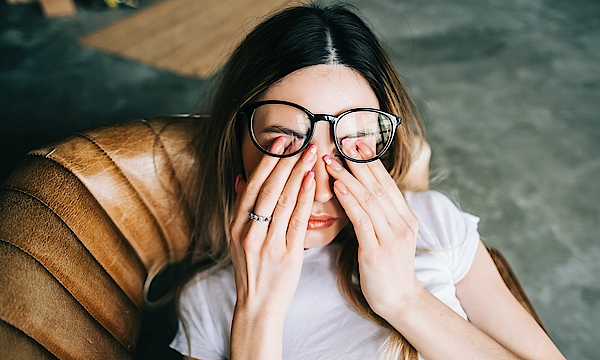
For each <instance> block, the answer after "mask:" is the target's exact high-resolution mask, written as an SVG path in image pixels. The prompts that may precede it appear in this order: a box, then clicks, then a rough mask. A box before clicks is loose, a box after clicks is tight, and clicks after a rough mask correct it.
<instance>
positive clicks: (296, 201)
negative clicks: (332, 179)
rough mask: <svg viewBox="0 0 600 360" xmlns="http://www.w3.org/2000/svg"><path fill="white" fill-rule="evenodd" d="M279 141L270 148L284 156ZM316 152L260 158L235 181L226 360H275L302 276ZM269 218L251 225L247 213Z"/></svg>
mask: <svg viewBox="0 0 600 360" xmlns="http://www.w3.org/2000/svg"><path fill="white" fill-rule="evenodd" d="M284 145H285V139H282V138H278V139H277V140H275V142H274V143H273V145H272V147H271V151H272V152H274V153H282V152H283V151H284ZM316 153H317V147H316V146H315V145H311V146H309V147H308V149H306V151H304V153H303V154H302V155H299V156H294V157H290V158H282V159H279V158H275V157H271V156H263V157H262V159H261V161H260V162H259V164H258V165H257V166H256V168H255V169H254V170H253V171H252V174H251V175H250V177H249V179H248V181H247V182H246V181H244V180H241V179H239V177H238V180H237V184H236V193H237V199H236V203H235V208H234V218H233V221H232V223H231V226H230V232H231V241H230V244H229V248H230V252H231V260H232V262H233V269H234V273H235V287H236V293H237V302H236V305H235V309H234V314H233V323H232V326H231V358H232V359H236V360H238V359H281V355H282V343H283V322H284V319H285V314H286V312H287V310H288V309H289V307H290V305H291V303H292V299H293V297H294V293H295V292H296V288H297V287H298V282H299V281H300V272H301V270H302V261H303V258H304V238H305V235H306V231H307V230H306V229H307V225H308V219H309V218H310V213H311V209H312V204H313V200H314V194H315V179H314V173H313V172H312V171H311V169H312V168H313V166H314V164H315V162H316V157H317V156H316ZM251 212H252V213H254V214H256V215H260V216H266V217H270V218H271V220H270V221H268V222H265V221H253V220H251V219H250V218H249V215H250V213H251Z"/></svg>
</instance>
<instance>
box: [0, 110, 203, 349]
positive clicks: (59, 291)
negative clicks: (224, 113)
mask: <svg viewBox="0 0 600 360" xmlns="http://www.w3.org/2000/svg"><path fill="white" fill-rule="evenodd" d="M194 121H198V120H197V119H194V118H193V117H180V118H177V117H175V118H159V119H153V120H140V121H135V122H128V123H122V124H116V125H111V126H106V127H102V128H99V129H94V130H91V131H87V132H82V133H80V134H77V135H75V136H72V137H70V138H68V139H66V140H63V141H60V142H57V143H55V144H52V145H50V146H48V147H45V148H42V149H39V150H36V151H33V152H31V153H29V154H28V156H27V158H26V159H25V160H24V161H23V162H22V163H21V164H20V165H19V166H18V167H17V169H16V170H15V171H14V172H13V173H12V174H11V175H10V176H9V178H8V179H7V180H6V182H5V183H4V184H3V186H2V187H1V188H0V358H1V359H13V358H14V359H37V358H40V359H53V358H60V359H126V358H130V357H131V356H132V354H133V351H134V348H135V344H136V341H137V336H138V331H139V326H140V322H141V312H142V309H143V307H144V300H145V299H144V289H145V288H146V281H147V279H149V278H152V277H153V275H154V274H156V273H157V272H158V271H159V270H160V269H161V268H163V267H164V266H165V265H167V264H169V263H172V262H175V261H177V260H179V259H181V258H182V257H183V256H184V255H185V251H186V249H187V247H188V245H189V242H190V226H189V218H190V217H189V215H190V214H188V211H187V210H186V209H187V207H186V201H185V200H186V199H185V198H184V194H183V192H182V186H183V185H182V184H183V182H184V179H186V176H187V175H189V174H188V173H187V172H188V170H189V169H191V168H193V166H192V165H193V164H194V161H195V160H194V159H195V158H194V155H193V151H192V148H191V146H192V145H191V144H192V143H193V142H192V139H191V137H192V134H193V133H194V132H193V127H194Z"/></svg>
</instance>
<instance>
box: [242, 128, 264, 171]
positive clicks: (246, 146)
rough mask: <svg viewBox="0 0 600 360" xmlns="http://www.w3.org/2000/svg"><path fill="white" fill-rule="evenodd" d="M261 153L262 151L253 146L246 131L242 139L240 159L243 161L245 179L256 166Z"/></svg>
mask: <svg viewBox="0 0 600 360" xmlns="http://www.w3.org/2000/svg"><path fill="white" fill-rule="evenodd" d="M262 155H263V153H262V152H260V150H258V149H257V148H256V146H254V144H253V143H252V139H250V135H249V134H248V132H247V131H246V132H245V134H244V139H243V140H242V161H243V163H244V170H245V172H246V174H245V175H246V176H245V178H246V179H248V178H249V177H250V174H252V172H253V171H254V169H255V168H256V166H258V163H259V162H260V159H261V158H262Z"/></svg>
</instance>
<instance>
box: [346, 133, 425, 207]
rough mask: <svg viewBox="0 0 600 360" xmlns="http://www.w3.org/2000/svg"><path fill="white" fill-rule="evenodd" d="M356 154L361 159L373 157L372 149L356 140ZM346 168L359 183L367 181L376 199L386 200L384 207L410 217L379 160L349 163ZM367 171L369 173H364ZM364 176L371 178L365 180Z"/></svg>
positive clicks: (402, 199) (405, 204)
mask: <svg viewBox="0 0 600 360" xmlns="http://www.w3.org/2000/svg"><path fill="white" fill-rule="evenodd" d="M355 151H357V152H358V154H359V155H360V156H361V157H362V158H369V157H372V156H373V153H372V149H371V148H370V147H369V145H367V143H366V142H364V141H361V140H357V141H356V150H355ZM349 163H350V164H348V167H349V169H350V171H352V174H354V175H355V176H356V177H357V178H358V179H359V180H361V182H363V181H364V182H366V181H368V182H369V184H368V186H369V187H368V188H369V189H375V190H374V191H373V194H374V195H375V196H377V197H378V198H380V199H382V201H383V199H387V200H388V201H386V203H385V206H386V207H388V206H389V208H390V209H395V210H396V211H397V213H398V214H399V215H400V216H402V217H412V216H413V213H412V211H410V208H409V207H408V204H407V203H406V199H405V198H404V195H402V192H401V191H400V188H399V187H398V184H397V183H396V181H395V180H394V179H393V178H392V177H391V176H390V173H389V172H388V170H387V169H386V168H385V166H383V163H382V162H381V161H380V160H375V161H371V162H368V163H355V162H349ZM365 169H368V170H369V171H368V172H367V171H365ZM365 174H368V175H369V176H372V178H371V177H369V178H368V180H367V179H366V178H365ZM372 179H373V180H374V181H376V182H377V185H375V184H373V183H372V181H373V180H372ZM364 182H363V183H364Z"/></svg>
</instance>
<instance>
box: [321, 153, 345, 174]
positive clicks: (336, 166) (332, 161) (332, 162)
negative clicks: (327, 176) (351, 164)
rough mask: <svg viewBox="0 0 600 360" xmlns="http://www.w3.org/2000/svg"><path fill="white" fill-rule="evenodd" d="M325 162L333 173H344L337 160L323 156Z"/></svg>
mask: <svg viewBox="0 0 600 360" xmlns="http://www.w3.org/2000/svg"><path fill="white" fill-rule="evenodd" d="M323 161H325V164H327V166H329V167H330V168H331V169H332V170H333V171H342V169H343V167H342V165H340V163H339V162H337V161H335V159H334V158H332V157H331V156H329V155H325V156H323Z"/></svg>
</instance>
